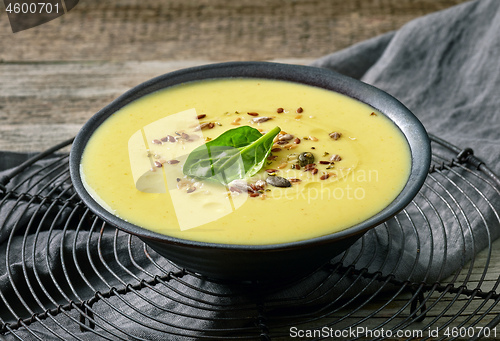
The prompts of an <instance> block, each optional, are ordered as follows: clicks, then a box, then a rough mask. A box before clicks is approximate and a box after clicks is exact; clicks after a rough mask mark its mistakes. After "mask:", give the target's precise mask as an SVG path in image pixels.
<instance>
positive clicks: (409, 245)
mask: <svg viewBox="0 0 500 341" xmlns="http://www.w3.org/2000/svg"><path fill="white" fill-rule="evenodd" d="M431 139H432V144H433V145H432V147H433V162H432V165H431V167H430V170H429V175H428V178H427V180H426V183H425V185H424V186H423V188H422V190H421V191H420V192H419V194H418V195H417V196H416V197H415V199H414V200H413V201H412V203H411V204H410V205H409V206H408V207H407V208H406V209H405V210H404V211H402V212H401V213H399V214H398V215H397V216H395V217H394V218H392V219H391V220H390V221H388V222H387V223H385V224H383V225H380V226H378V227H377V228H375V229H373V230H371V231H369V232H368V233H367V234H365V236H363V238H361V239H360V240H359V241H358V242H357V243H356V244H354V245H353V246H352V247H351V248H350V249H349V250H347V251H346V252H344V253H343V254H342V255H340V256H338V257H336V258H335V259H333V260H332V261H331V262H330V263H329V264H327V265H325V266H324V267H322V268H321V269H319V270H318V271H316V272H315V273H313V274H311V275H309V276H307V277H306V278H302V279H299V280H296V281H294V282H291V283H277V284H274V285H271V284H266V285H261V284H259V283H253V284H248V283H246V284H241V285H238V284H234V283H231V284H228V283H224V282H216V281H213V280H209V279H207V278H204V277H203V276H200V275H198V274H195V273H190V272H188V271H186V270H184V269H180V268H178V267H177V266H176V265H175V264H172V263H171V262H169V261H168V260H166V259H164V258H162V257H160V256H159V255H157V254H156V253H155V252H154V251H153V250H151V249H149V248H148V247H147V245H145V244H144V243H143V242H142V241H140V240H139V239H138V238H136V237H134V236H131V235H128V234H126V233H124V232H121V231H119V230H117V229H115V228H113V227H112V226H110V225H108V224H106V223H105V222H103V221H102V220H101V219H99V218H98V217H96V216H95V215H93V214H92V213H91V212H90V211H89V210H88V208H87V207H85V205H84V204H83V203H82V202H81V201H80V200H79V198H78V196H77V195H76V193H75V192H74V190H73V188H72V184H71V180H70V176H69V171H68V155H67V154H65V153H61V152H60V150H61V149H62V148H64V147H67V146H69V145H71V143H72V141H66V142H64V143H61V144H60V145H58V146H55V147H54V148H52V149H50V150H47V151H46V152H44V153H41V154H38V155H36V156H35V157H32V158H30V159H29V160H27V161H26V162H24V163H22V164H21V165H19V166H18V167H16V168H14V169H12V170H11V171H10V172H8V173H5V172H4V173H3V177H0V217H1V220H0V241H1V243H0V262H2V263H1V264H0V340H160V339H161V340H179V339H181V340H184V339H185V340H191V339H193V340H194V339H196V340H198V339H208V340H214V339H217V340H224V339H228V340H240V339H241V340H287V339H290V338H298V339H328V338H331V339H346V340H347V339H374V340H379V339H380V340H381V339H395V338H396V339H408V340H410V339H432V340H435V339H442V340H445V339H446V340H449V339H478V338H480V337H489V338H500V328H499V330H498V334H497V325H498V323H499V322H500V306H499V304H498V303H499V301H500V295H499V294H497V292H496V290H497V287H498V285H499V284H500V278H499V277H498V275H499V270H500V262H499V261H497V259H499V257H498V256H499V255H500V251H496V250H495V248H494V245H495V244H494V240H495V239H496V237H497V236H498V235H499V234H500V218H499V211H500V180H499V178H498V177H497V176H496V175H495V174H493V173H492V172H491V170H490V169H489V168H488V167H487V165H485V164H484V163H482V162H481V161H480V159H478V158H477V157H475V156H474V153H473V151H472V150H471V149H463V150H462V149H459V148H457V147H455V146H453V145H451V144H449V143H447V142H446V141H443V140H441V139H439V138H437V137H434V136H432V137H431Z"/></svg>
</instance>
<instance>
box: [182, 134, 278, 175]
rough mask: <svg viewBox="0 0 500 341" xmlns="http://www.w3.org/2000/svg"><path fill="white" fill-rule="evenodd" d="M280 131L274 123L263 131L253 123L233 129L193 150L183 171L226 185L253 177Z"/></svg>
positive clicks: (186, 173) (263, 162)
mask: <svg viewBox="0 0 500 341" xmlns="http://www.w3.org/2000/svg"><path fill="white" fill-rule="evenodd" d="M280 131H281V129H280V128H279V127H275V128H273V129H271V130H270V131H269V132H268V133H266V134H265V135H262V133H261V132H259V131H258V130H257V129H255V128H252V127H250V126H242V127H238V128H234V129H230V130H228V131H226V132H224V133H223V134H221V135H220V136H219V137H217V138H215V139H213V140H211V141H209V142H207V143H205V144H204V145H201V146H199V147H198V148H196V149H195V150H193V151H192V152H191V153H190V154H189V155H188V157H187V159H186V162H185V163H184V166H183V168H182V171H183V173H184V174H185V175H187V176H191V177H194V178H198V179H204V180H215V181H217V182H220V183H222V184H224V185H226V184H228V183H229V182H231V181H233V180H236V179H245V178H248V177H251V176H252V175H255V174H256V173H257V172H258V171H259V170H260V169H261V168H262V167H263V166H264V164H265V162H266V159H267V157H268V156H269V153H270V152H271V148H272V146H273V139H274V137H275V136H276V135H278V133H279V132H280Z"/></svg>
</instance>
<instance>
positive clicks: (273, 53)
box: [0, 0, 466, 61]
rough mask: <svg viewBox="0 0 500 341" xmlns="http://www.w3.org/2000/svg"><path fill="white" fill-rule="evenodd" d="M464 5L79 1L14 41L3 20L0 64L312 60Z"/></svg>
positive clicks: (410, 0)
mask: <svg viewBox="0 0 500 341" xmlns="http://www.w3.org/2000/svg"><path fill="white" fill-rule="evenodd" d="M465 1H466V0H363V1H360V0H357V1H345V0H327V1H325V0H308V1H277V0H272V1H269V0H241V1H226V0H170V1H155V0H121V1H117V0H108V1H99V0H91V1H80V2H79V4H78V5H77V6H76V7H75V8H74V9H73V10H71V11H70V12H68V13H67V14H66V15H63V16H62V17H60V18H57V19H55V20H53V21H51V22H49V23H46V24H44V25H41V26H38V27H35V28H32V29H29V30H26V31H21V32H18V33H16V34H12V33H11V32H12V31H11V29H10V27H9V23H8V20H6V15H3V17H1V19H0V60H4V61H54V60H66V61H67V60H120V61H122V60H137V61H144V60H205V59H208V60H256V59H257V60H265V59H275V58H290V57H292V58H317V57H320V56H322V55H325V54H328V53H331V52H333V51H337V50H339V49H342V48H345V47H347V46H350V45H352V44H354V43H356V42H359V41H362V40H365V39H368V38H370V37H374V36H376V35H379V34H382V33H385V32H388V31H391V30H395V29H398V28H400V27H401V26H402V25H404V24H405V23H407V22H408V21H410V20H412V19H414V18H416V17H419V16H422V15H425V14H427V13H431V12H435V11H437V10H440V9H444V8H448V7H450V6H453V5H456V4H459V3H462V2H465ZM2 7H3V2H2V4H1V5H0V8H1V9H2V12H1V13H4V10H3V8H2Z"/></svg>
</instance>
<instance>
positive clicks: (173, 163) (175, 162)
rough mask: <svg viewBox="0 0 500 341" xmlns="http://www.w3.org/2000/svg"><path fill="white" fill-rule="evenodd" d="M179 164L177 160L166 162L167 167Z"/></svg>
mask: <svg viewBox="0 0 500 341" xmlns="http://www.w3.org/2000/svg"><path fill="white" fill-rule="evenodd" d="M179 162H180V161H179V160H168V161H167V163H168V164H169V165H175V164H177V163H179Z"/></svg>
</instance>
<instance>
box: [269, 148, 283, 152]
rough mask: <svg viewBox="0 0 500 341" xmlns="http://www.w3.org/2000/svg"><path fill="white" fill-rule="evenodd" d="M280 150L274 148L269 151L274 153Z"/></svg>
mask: <svg viewBox="0 0 500 341" xmlns="http://www.w3.org/2000/svg"><path fill="white" fill-rule="evenodd" d="M280 150H281V148H280V147H274V148H273V149H271V152H273V153H276V152H279V151H280Z"/></svg>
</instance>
